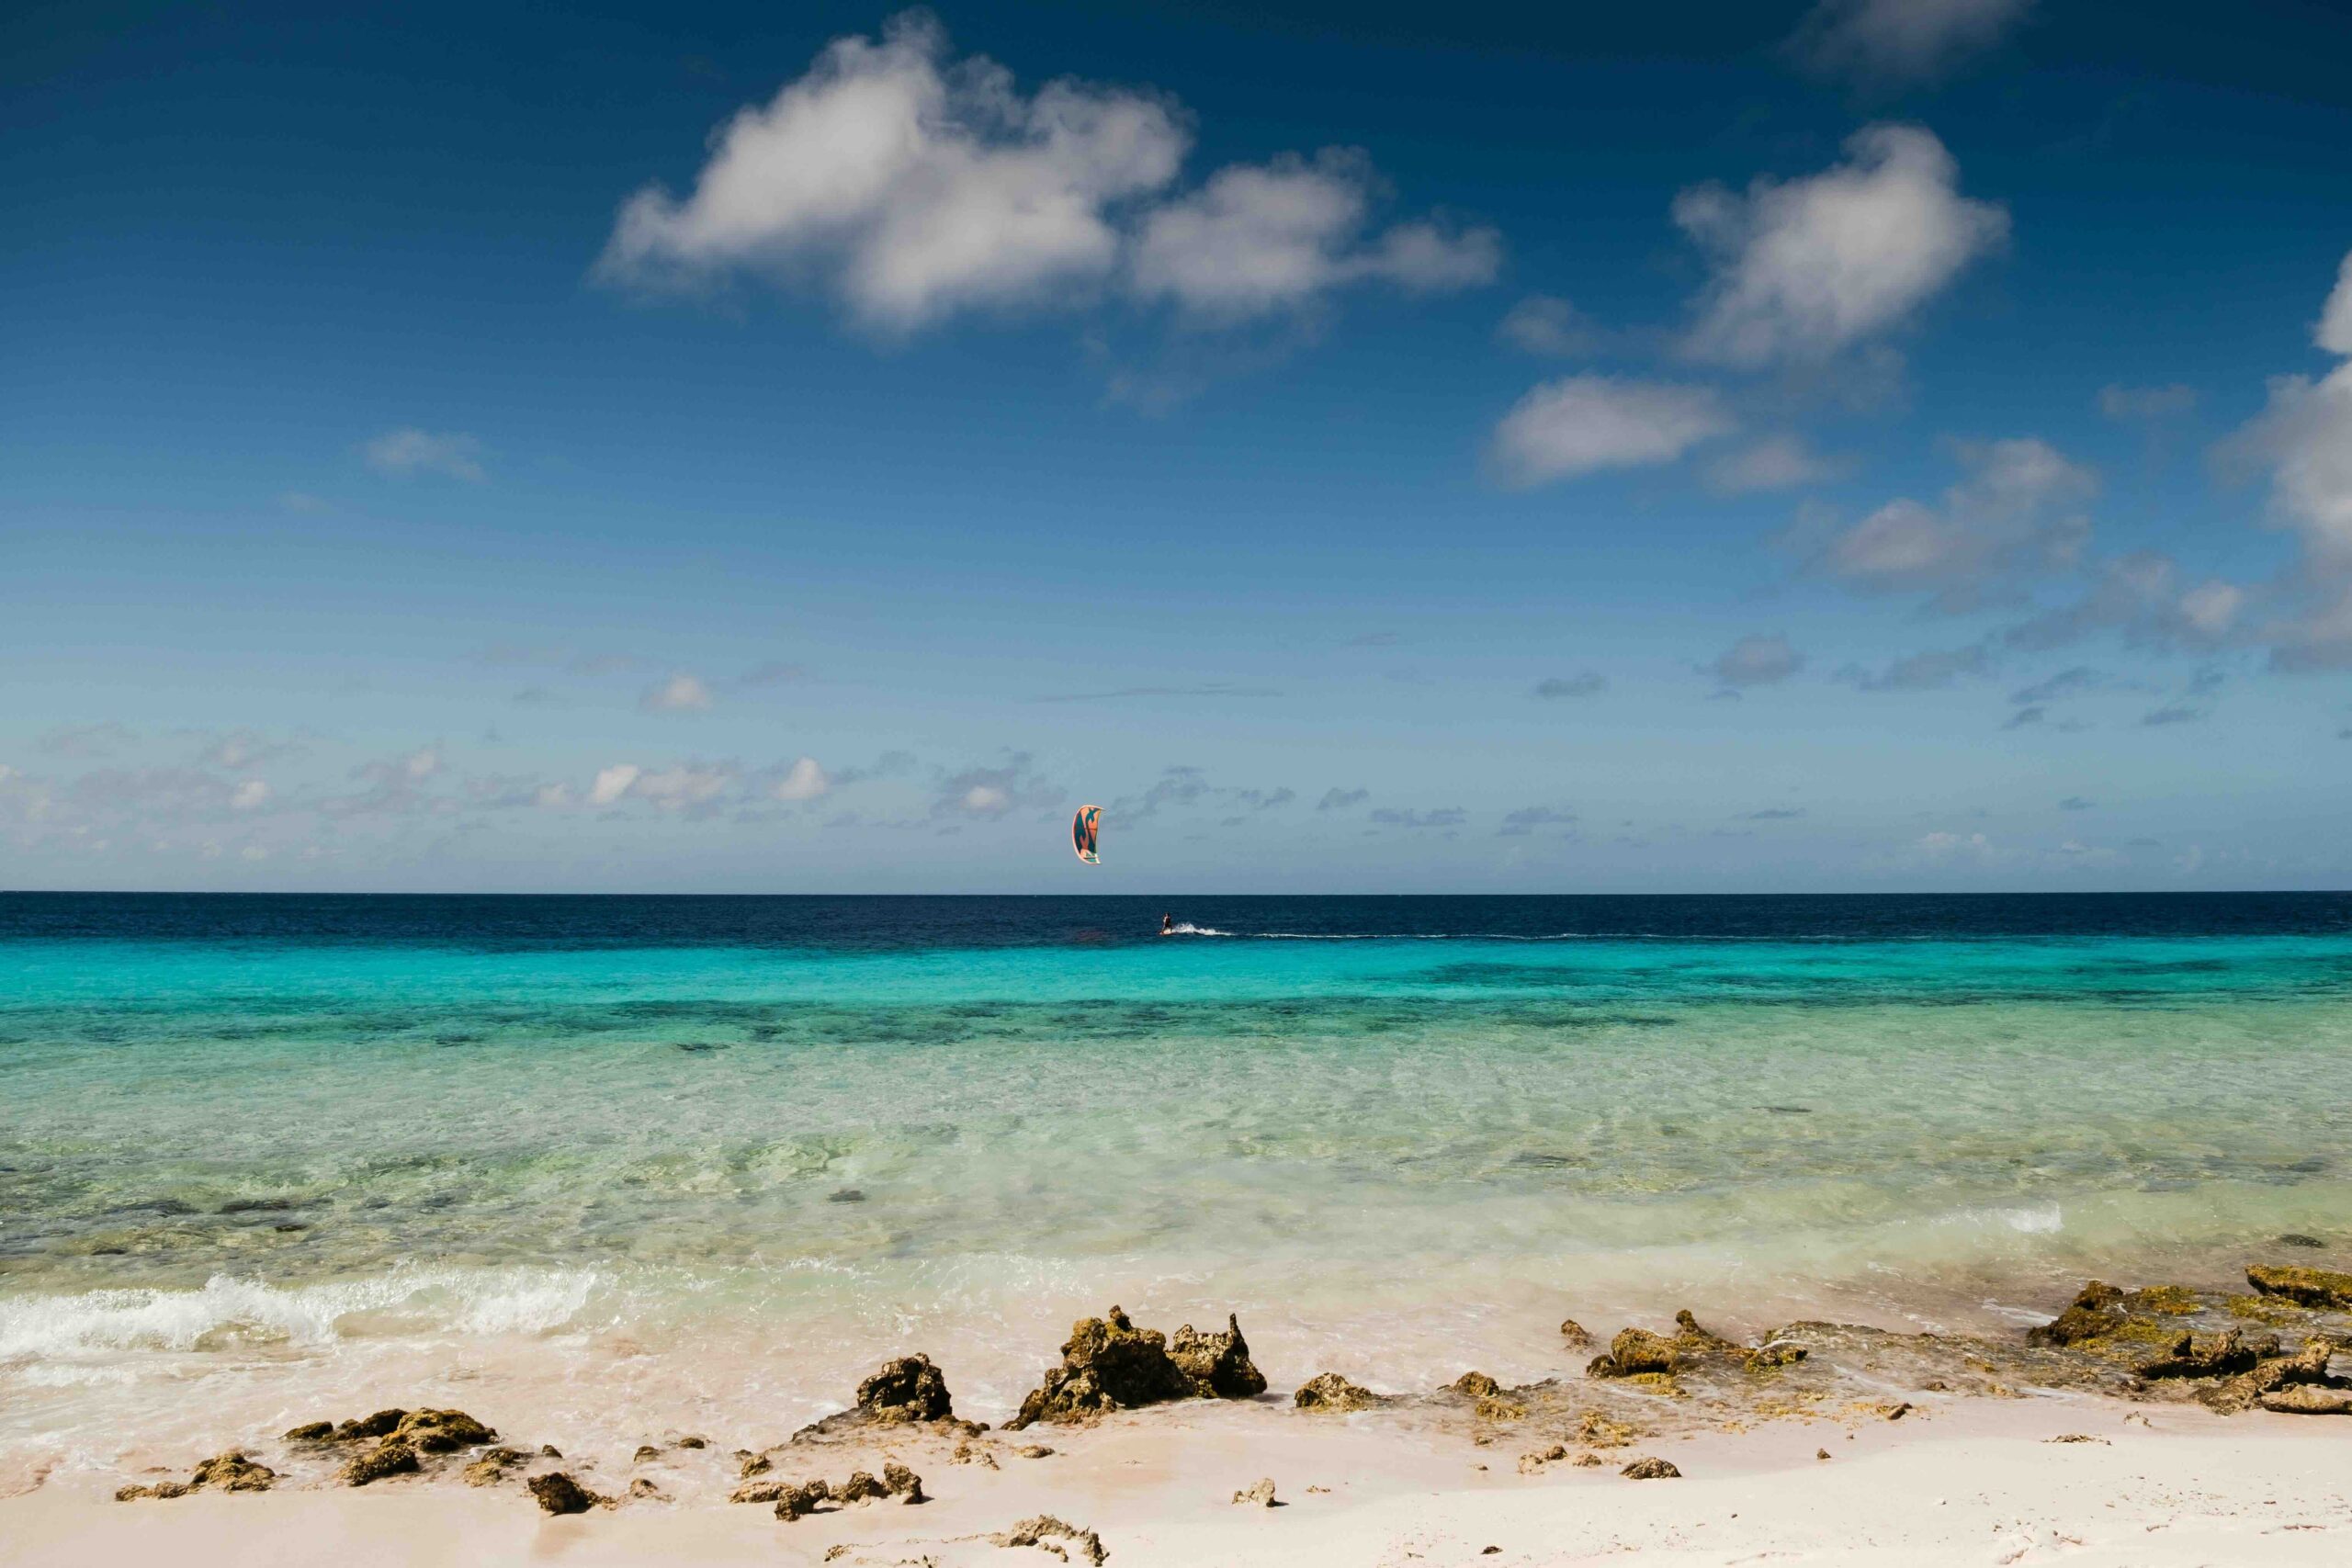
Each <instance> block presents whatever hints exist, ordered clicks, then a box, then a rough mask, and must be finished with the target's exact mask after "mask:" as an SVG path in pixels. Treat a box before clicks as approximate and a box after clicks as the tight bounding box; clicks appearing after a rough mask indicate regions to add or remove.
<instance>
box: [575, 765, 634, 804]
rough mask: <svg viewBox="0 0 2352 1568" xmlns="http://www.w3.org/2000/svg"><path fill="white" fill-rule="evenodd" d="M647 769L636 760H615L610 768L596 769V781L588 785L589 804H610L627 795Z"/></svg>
mask: <svg viewBox="0 0 2352 1568" xmlns="http://www.w3.org/2000/svg"><path fill="white" fill-rule="evenodd" d="M644 771H645V770H644V769H642V768H640V767H639V766H638V765H637V764H636V763H635V762H615V763H614V764H613V765H612V766H611V767H609V768H599V769H598V770H596V781H595V783H594V784H590V785H589V786H588V804H589V805H591V806H610V805H612V804H613V803H614V802H615V801H617V800H618V799H620V797H621V796H623V795H627V794H628V790H629V786H630V785H631V784H635V783H637V780H638V775H639V774H640V773H643V772H644Z"/></svg>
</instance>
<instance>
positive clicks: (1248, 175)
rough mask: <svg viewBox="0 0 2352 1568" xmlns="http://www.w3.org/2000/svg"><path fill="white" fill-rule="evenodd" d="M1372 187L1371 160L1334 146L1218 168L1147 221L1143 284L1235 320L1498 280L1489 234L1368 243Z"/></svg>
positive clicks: (1387, 237)
mask: <svg viewBox="0 0 2352 1568" xmlns="http://www.w3.org/2000/svg"><path fill="white" fill-rule="evenodd" d="M1373 193H1374V175H1373V171H1372V164H1371V163H1370V161H1369V160H1368V159H1366V158H1365V157H1364V156H1363V154H1362V153H1360V152H1346V151H1342V150H1340V149H1337V148H1327V149H1325V150H1324V152H1321V153H1320V154H1318V155H1317V156H1316V157H1315V158H1313V159H1306V158H1299V157H1295V156H1293V157H1283V158H1277V159H1275V160H1274V161H1272V163H1268V164H1234V165H1232V166H1231V167H1229V168H1225V169H1220V170H1218V171H1217V173H1216V175H1213V176H1211V178H1210V179H1209V181H1208V183H1207V184H1206V185H1205V186H1202V187H1201V189H1200V190H1198V191H1196V192H1194V193H1193V194H1192V195H1190V196H1187V197H1182V198H1181V199H1179V200H1175V201H1171V202H1170V203H1168V204H1167V205H1165V206H1162V207H1160V208H1159V209H1157V210H1156V211H1154V212H1152V213H1151V214H1150V215H1149V216H1148V218H1146V219H1145V220H1144V223H1143V230H1142V232H1141V234H1140V235H1139V236H1138V238H1137V241H1136V254H1135V278H1134V281H1135V288H1136V291H1137V292H1138V293H1140V294H1142V295H1143V296H1144V297H1145V298H1147V299H1174V300H1176V301H1177V302H1178V303H1180V304H1182V306H1184V307H1185V308H1186V309H1188V310H1193V311H1195V312H1197V313H1199V314H1202V315H1206V316H1218V317H1227V318H1232V317H1239V316H1250V315H1258V314H1262V313H1264V312H1267V311H1270V310H1283V309H1287V308H1291V307H1295V306H1297V305H1300V304H1303V303H1306V301H1308V300H1310V299H1315V298H1316V297H1317V296H1319V295H1321V294H1323V293H1325V292H1327V291H1329V289H1331V288H1335V287H1337V286H1339V285H1340V284H1345V283H1351V282H1355V281H1358V280H1360V279H1365V278H1375V279H1380V280H1384V281H1386V282H1389V283H1393V284H1396V285H1397V286H1398V287H1400V288H1408V289H1413V290H1417V291H1430V290H1437V289H1447V288H1463V287H1466V286H1468V285H1472V284H1478V283H1486V282H1488V281H1490V280H1491V279H1492V278H1493V277H1494V276H1495V273H1496V270H1497V269H1498V267H1499V266H1500V265H1501V258H1502V247H1501V243H1500V241H1499V240H1498V238H1497V236H1496V235H1495V233H1494V231H1492V230H1487V229H1474V230H1469V231H1464V232H1449V231H1445V230H1442V229H1441V228H1439V227H1437V226H1436V225H1434V224H1430V223H1427V222H1415V223H1403V224H1399V225H1397V226H1396V227H1395V228H1392V229H1390V230H1388V231H1386V232H1385V233H1384V234H1382V235H1381V236H1380V237H1379V238H1378V239H1376V240H1373V241H1370V242H1368V243H1367V242H1365V241H1364V240H1363V229H1364V225H1365V219H1366V216H1367V214H1368V213H1369V211H1370V210H1371V207H1372V198H1373Z"/></svg>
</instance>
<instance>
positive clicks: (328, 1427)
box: [286, 1421, 334, 1443]
mask: <svg viewBox="0 0 2352 1568" xmlns="http://www.w3.org/2000/svg"><path fill="white" fill-rule="evenodd" d="M286 1440H287V1441H288V1442H289V1443H331V1442H333V1441H334V1422H332V1421H305V1422H303V1423H302V1425H300V1427H289V1428H288V1430H287V1433H286Z"/></svg>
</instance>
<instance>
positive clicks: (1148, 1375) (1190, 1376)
mask: <svg viewBox="0 0 2352 1568" xmlns="http://www.w3.org/2000/svg"><path fill="white" fill-rule="evenodd" d="M1227 1325H1228V1326H1227V1330H1226V1331H1225V1332H1224V1333H1219V1334H1202V1333H1199V1332H1197V1331H1195V1330H1194V1329H1193V1326H1192V1325H1190V1324H1186V1325H1184V1326H1183V1327H1182V1328H1179V1329H1178V1330H1177V1331H1176V1338H1175V1341H1174V1351H1173V1353H1171V1351H1170V1341H1169V1340H1168V1339H1167V1337H1165V1336H1163V1335H1161V1334H1160V1333H1159V1330H1157V1329H1151V1328H1137V1327H1136V1325H1134V1324H1133V1323H1132V1322H1130V1321H1128V1318H1127V1314H1125V1312H1123V1311H1121V1310H1120V1309H1119V1308H1117V1307H1115V1306H1114V1307H1113V1308H1112V1309H1111V1310H1110V1312H1109V1313H1108V1314H1105V1315H1103V1316H1102V1317H1088V1318H1080V1320H1079V1321H1078V1322H1077V1323H1075V1324H1072V1325H1070V1331H1069V1339H1068V1340H1067V1341H1065V1342H1064V1343H1063V1345H1062V1360H1061V1365H1059V1366H1057V1367H1053V1368H1049V1369H1047V1371H1046V1377H1045V1381H1044V1382H1042V1383H1040V1384H1039V1385H1038V1386H1037V1387H1035V1389H1032V1390H1031V1391H1030V1392H1029V1393H1028V1395H1027V1397H1025V1398H1024V1399H1023V1400H1022V1402H1021V1413H1020V1414H1019V1415H1018V1416H1014V1417H1013V1418H1012V1420H1011V1421H1008V1422H1006V1423H1005V1429H1006V1430H1008V1431H1016V1432H1017V1431H1019V1430H1021V1429H1022V1428H1023V1427H1028V1426H1031V1425H1033V1424H1035V1423H1036V1422H1039V1421H1055V1422H1070V1421H1089V1420H1092V1419H1094V1418H1095V1417H1097V1416H1103V1415H1105V1414H1107V1413H1108V1412H1110V1411H1113V1410H1125V1409H1133V1408H1135V1407H1136V1406H1138V1405H1145V1404H1162V1403H1165V1402H1167V1401H1169V1400H1175V1399H1194V1398H1203V1399H1205V1398H1211V1397H1215V1398H1220V1399H1246V1398H1249V1397H1250V1396H1251V1395H1254V1394H1258V1393H1263V1392H1265V1387H1266V1380H1265V1379H1264V1377H1262V1376H1261V1375H1260V1373H1259V1371H1258V1369H1257V1368H1256V1366H1254V1365H1252V1364H1251V1362H1250V1347H1249V1345H1248V1343H1247V1342H1246V1341H1244V1340H1243V1339H1242V1337H1241V1325H1240V1323H1239V1322H1238V1320H1236V1319H1234V1318H1231V1317H1228V1318H1227Z"/></svg>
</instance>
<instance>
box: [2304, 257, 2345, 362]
mask: <svg viewBox="0 0 2352 1568" xmlns="http://www.w3.org/2000/svg"><path fill="white" fill-rule="evenodd" d="M2312 342H2313V343H2315V344H2319V346H2320V347H2322V348H2324V349H2325V350H2327V352H2328V353H2330V354H2343V355H2352V253H2347V254H2346V255H2345V257H2344V265H2342V266H2341V267H2340V268H2338V269H2337V271H2336V274H2335V288H2334V289H2332V290H2331V291H2330V292H2329V294H2328V296H2327V304H2326V305H2325V306H2324V307H2323V308H2322V309H2321V310H2320V313H2319V327H2318V329H2317V330H2316V331H2314V332H2313V333H2312Z"/></svg>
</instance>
